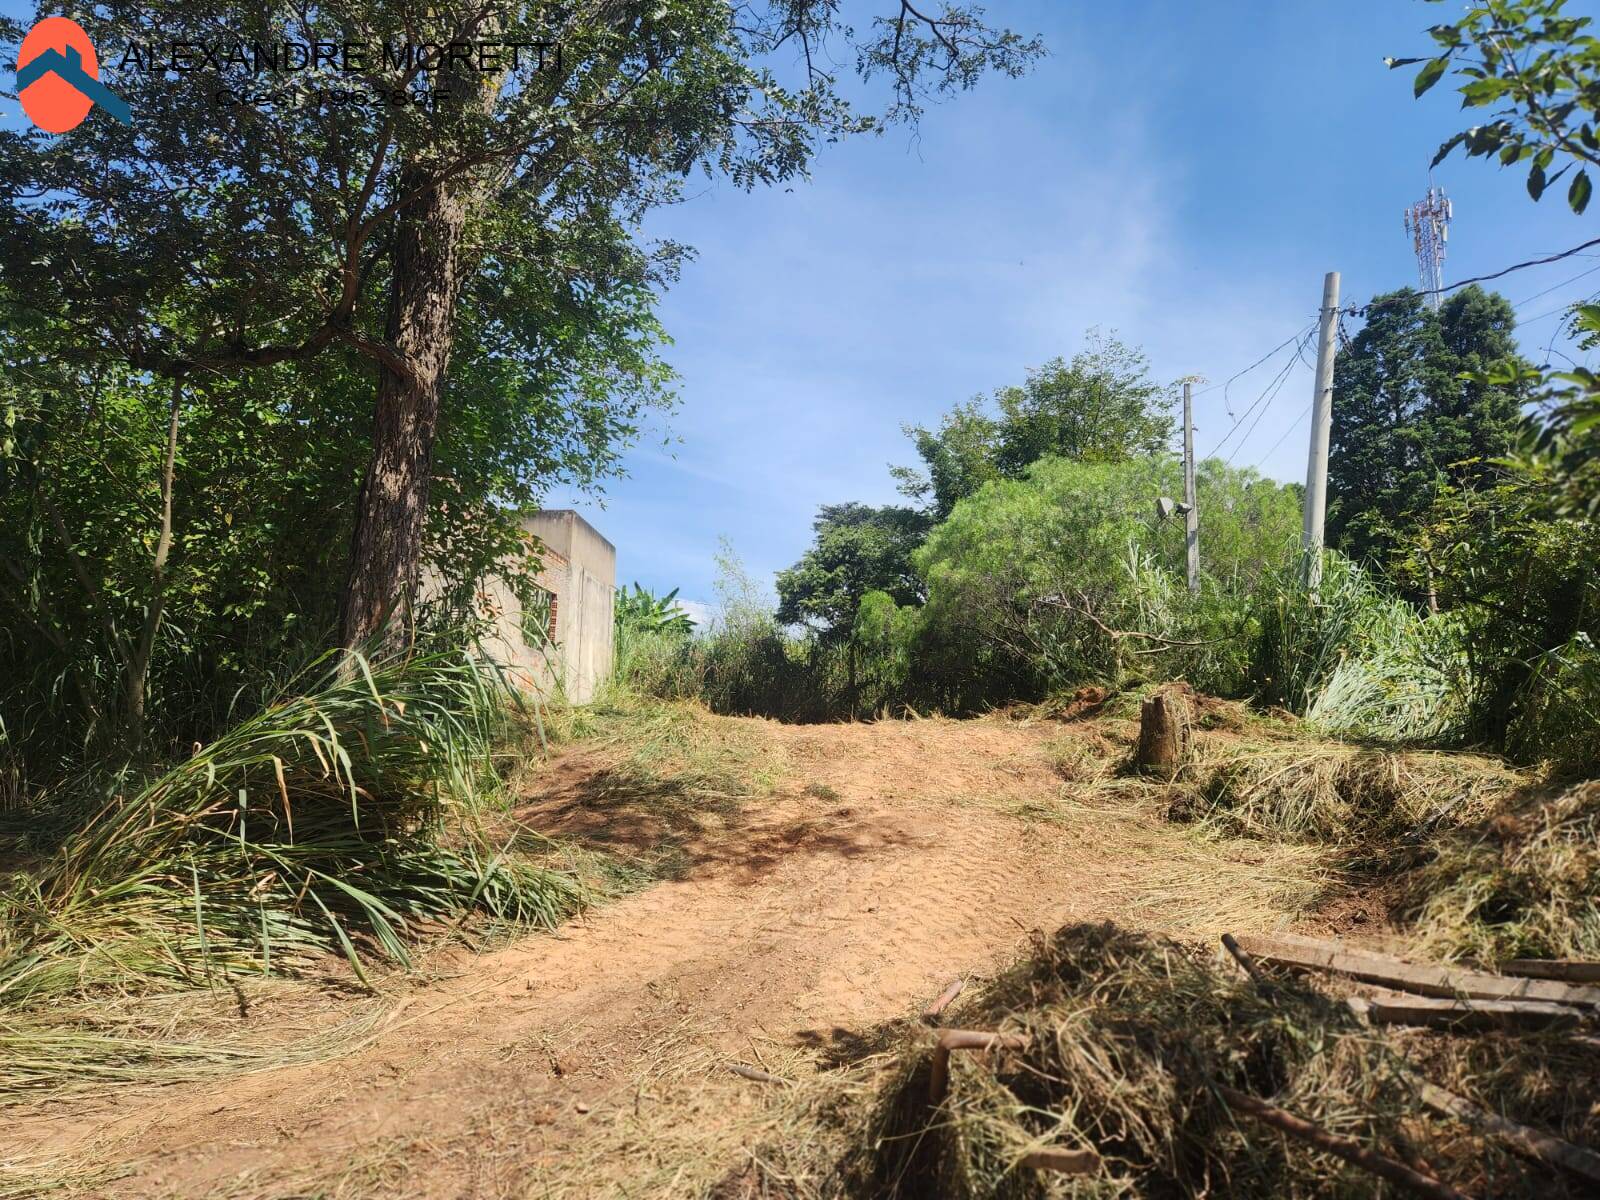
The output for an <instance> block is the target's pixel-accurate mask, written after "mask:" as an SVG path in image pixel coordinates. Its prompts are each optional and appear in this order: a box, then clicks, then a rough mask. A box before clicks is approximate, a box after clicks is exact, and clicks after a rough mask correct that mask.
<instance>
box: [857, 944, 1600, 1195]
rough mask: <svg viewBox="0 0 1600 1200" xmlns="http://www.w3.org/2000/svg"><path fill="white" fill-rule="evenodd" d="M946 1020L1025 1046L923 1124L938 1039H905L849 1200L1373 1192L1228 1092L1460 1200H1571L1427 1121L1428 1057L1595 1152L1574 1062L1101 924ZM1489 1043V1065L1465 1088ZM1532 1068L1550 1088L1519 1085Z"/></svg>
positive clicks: (1438, 1072)
mask: <svg viewBox="0 0 1600 1200" xmlns="http://www.w3.org/2000/svg"><path fill="white" fill-rule="evenodd" d="M948 1019H949V1020H950V1023H951V1024H953V1025H959V1026H962V1027H967V1028H973V1029H982V1030H998V1031H1003V1032H1008V1033H1017V1034H1022V1035H1024V1036H1025V1037H1026V1038H1027V1045H1026V1048H1025V1049H1023V1050H1020V1051H1007V1052H1001V1053H998V1054H994V1053H967V1054H956V1055H952V1057H951V1080H950V1086H949V1091H948V1094H947V1096H946V1098H945V1100H944V1102H943V1103H942V1104H941V1105H939V1106H938V1107H937V1108H930V1107H929V1102H928V1074H929V1068H930V1061H931V1044H932V1036H931V1034H930V1033H929V1032H928V1031H921V1032H919V1033H917V1034H914V1035H911V1037H910V1038H908V1043H909V1044H907V1045H906V1046H905V1048H904V1049H903V1051H902V1052H901V1054H900V1056H899V1058H898V1061H897V1062H896V1063H895V1064H894V1065H893V1066H892V1067H891V1068H890V1069H889V1070H888V1071H887V1072H886V1073H885V1077H884V1079H883V1082H882V1084H881V1085H880V1087H879V1089H878V1092H877V1096H876V1099H875V1102H874V1103H872V1104H871V1105H870V1106H869V1107H868V1108H867V1109H866V1111H865V1114H864V1116H863V1118H862V1119H861V1121H860V1124H859V1125H858V1127H857V1128H856V1129H855V1130H854V1131H853V1135H852V1137H851V1139H850V1140H851V1149H850V1150H849V1151H848V1152H847V1154H846V1156H845V1166H844V1170H843V1176H842V1182H843V1186H842V1188H841V1190H842V1192H843V1193H845V1194H851V1195H859V1196H869V1195H870V1196H879V1197H920V1196H935V1195H937V1196H942V1197H953V1198H975V1197H986V1198H987V1197H1008V1198H1011V1197H1044V1196H1052V1195H1078V1196H1113V1195H1116V1196H1129V1195H1131V1196H1152V1197H1154V1196H1162V1197H1166V1196H1184V1195H1190V1196H1198V1195H1229V1196H1261V1197H1289V1196H1307V1197H1309V1196H1319V1197H1320V1196H1370V1195H1373V1194H1375V1192H1376V1190H1377V1187H1378V1185H1377V1183H1376V1181H1375V1180H1374V1179H1373V1178H1372V1177H1371V1176H1370V1175H1366V1174H1364V1173H1362V1172H1360V1171H1359V1170H1357V1169H1356V1168H1354V1167H1351V1166H1348V1165H1347V1164H1345V1163H1343V1162H1342V1161H1341V1160H1338V1159H1335V1158H1332V1157H1330V1156H1327V1155H1325V1154H1321V1153H1319V1152H1316V1151H1314V1150H1312V1149H1310V1148H1308V1147H1307V1146H1305V1145H1304V1144H1302V1143H1300V1142H1297V1141H1292V1140H1289V1139H1286V1138H1284V1137H1283V1136H1282V1135H1280V1134H1279V1133H1277V1132H1276V1131H1274V1130H1272V1129H1270V1128H1268V1127H1266V1126H1263V1125H1260V1124H1258V1123H1255V1122H1253V1121H1251V1120H1249V1119H1248V1118H1246V1117H1244V1116H1242V1115H1240V1114H1238V1113H1236V1112H1235V1111H1234V1110H1232V1109H1230V1108H1229V1106H1228V1105H1227V1104H1226V1103H1225V1102H1224V1101H1223V1100H1222V1099H1221V1098H1220V1096H1219V1094H1218V1089H1219V1087H1227V1088H1233V1089H1236V1090H1237V1091H1240V1092H1244V1093H1246V1094H1248V1095H1251V1096H1255V1097H1259V1098H1261V1099H1263V1100H1266V1101H1268V1102H1270V1103H1272V1104H1275V1105H1278V1106H1280V1107H1282V1108H1284V1109H1287V1110H1288V1111H1290V1112H1292V1113H1295V1114H1296V1115H1298V1116H1301V1117H1303V1118H1305V1119H1307V1120H1310V1121H1313V1122H1315V1123H1317V1124H1318V1125H1321V1126H1322V1127H1323V1128H1325V1129H1327V1130H1330V1131H1331V1132H1333V1133H1336V1134H1340V1135H1343V1136H1345V1137H1349V1138H1354V1139H1357V1140H1359V1141H1360V1142H1361V1143H1363V1144H1364V1145H1367V1146H1369V1147H1371V1148H1373V1149H1375V1150H1377V1151H1379V1152H1380V1153H1383V1154H1386V1155H1388V1156H1389V1157H1391V1158H1395V1159H1399V1160H1401V1161H1405V1162H1411V1163H1416V1162H1419V1161H1425V1162H1426V1163H1428V1164H1430V1165H1431V1168H1432V1170H1433V1171H1434V1172H1437V1173H1438V1174H1440V1175H1442V1176H1443V1177H1445V1178H1446V1179H1447V1180H1448V1181H1449V1182H1452V1183H1454V1184H1455V1185H1456V1186H1458V1187H1463V1188H1464V1189H1466V1190H1467V1191H1468V1192H1469V1193H1473V1194H1492V1195H1496V1196H1512V1197H1516V1196H1528V1197H1532V1196H1541V1197H1549V1196H1563V1195H1577V1194H1580V1193H1579V1192H1578V1191H1576V1190H1571V1191H1564V1190H1563V1189H1564V1188H1566V1187H1568V1183H1567V1182H1566V1181H1555V1180H1552V1179H1551V1178H1550V1177H1549V1175H1548V1173H1546V1172H1542V1171H1540V1172H1534V1171H1533V1170H1532V1169H1531V1168H1528V1167H1527V1166H1525V1165H1524V1164H1523V1163H1522V1162H1520V1161H1519V1160H1516V1159H1513V1158H1512V1157H1510V1156H1509V1154H1508V1153H1506V1152H1505V1151H1503V1150H1502V1149H1500V1148H1499V1147H1497V1146H1495V1145H1491V1144H1489V1143H1486V1142H1483V1141H1481V1140H1480V1139H1478V1138H1476V1137H1475V1136H1473V1135H1471V1134H1470V1133H1469V1132H1468V1131H1466V1130H1464V1129H1462V1128H1459V1127H1454V1126H1452V1125H1451V1124H1450V1123H1448V1122H1444V1121H1441V1120H1437V1119H1429V1118H1427V1117H1426V1116H1424V1115H1423V1114H1424V1113H1425V1109H1424V1108H1423V1106H1422V1105H1421V1103H1420V1100H1419V1098H1418V1090H1419V1088H1420V1080H1421V1078H1422V1074H1421V1072H1420V1071H1419V1070H1418V1066H1417V1064H1418V1062H1419V1061H1423V1060H1425V1061H1426V1065H1427V1068H1428V1073H1429V1074H1430V1075H1431V1076H1432V1078H1433V1080H1434V1082H1437V1083H1439V1084H1441V1085H1443V1086H1446V1087H1449V1088H1451V1089H1452V1090H1456V1091H1459V1092H1461V1093H1463V1094H1466V1095H1468V1096H1469V1097H1470V1098H1473V1099H1475V1100H1476V1101H1477V1102H1478V1103H1480V1104H1482V1105H1483V1106H1485V1107H1489V1108H1491V1109H1493V1110H1495V1111H1503V1112H1506V1113H1508V1114H1509V1115H1512V1116H1514V1117H1516V1118H1518V1119H1521V1120H1525V1121H1528V1122H1529V1123H1533V1124H1542V1126H1543V1127H1544V1128H1546V1129H1549V1130H1551V1131H1553V1132H1558V1133H1561V1134H1564V1135H1566V1136H1569V1137H1573V1138H1575V1139H1581V1138H1582V1137H1583V1136H1584V1135H1586V1134H1587V1135H1591V1136H1592V1134H1593V1132H1594V1131H1593V1130H1592V1129H1590V1128H1589V1126H1592V1125H1593V1124H1594V1117H1593V1115H1592V1112H1591V1111H1590V1105H1592V1104H1593V1102H1594V1100H1595V1099H1596V1098H1600V1092H1597V1090H1596V1089H1595V1086H1594V1085H1595V1083H1596V1080H1595V1079H1594V1076H1593V1068H1592V1067H1590V1068H1587V1069H1588V1071H1589V1074H1588V1075H1587V1076H1586V1077H1583V1076H1581V1072H1582V1071H1583V1070H1584V1069H1585V1067H1584V1064H1583V1063H1582V1060H1581V1059H1580V1058H1579V1057H1578V1056H1577V1055H1576V1054H1574V1053H1570V1052H1569V1049H1562V1050H1561V1051H1560V1052H1557V1053H1552V1052H1551V1050H1550V1049H1549V1046H1548V1044H1547V1040H1541V1041H1540V1042H1539V1043H1534V1044H1529V1043H1528V1042H1527V1040H1526V1039H1525V1040H1524V1041H1523V1042H1521V1043H1517V1042H1515V1040H1514V1039H1510V1038H1501V1037H1495V1038H1485V1039H1483V1040H1482V1041H1478V1042H1474V1041H1471V1040H1466V1039H1450V1038H1446V1037H1441V1036H1437V1035H1421V1034H1407V1035H1398V1036H1397V1035H1393V1034H1386V1033H1383V1032H1379V1031H1375V1030H1371V1029H1367V1028H1365V1027H1363V1026H1362V1025H1360V1024H1359V1023H1358V1021H1357V1020H1356V1018H1355V1017H1354V1016H1353V1015H1352V1014H1351V1013H1350V1012H1349V1011H1348V1009H1347V1008H1346V1007H1345V1006H1344V1005H1343V1004H1342V1003H1340V1002H1338V1001H1336V1000H1334V999H1331V998H1329V997H1327V996H1324V995H1322V994H1320V993H1318V992H1316V991H1313V990H1311V989H1309V988H1308V987H1305V986H1302V985H1300V984H1298V983H1296V982H1294V981H1293V980H1291V979H1288V978H1283V979H1279V980H1277V981H1275V982H1274V983H1273V985H1272V986H1271V987H1269V988H1265V989H1258V988H1257V987H1256V986H1255V985H1253V984H1252V983H1250V982H1249V981H1248V980H1247V979H1245V977H1244V976H1243V975H1242V974H1241V973H1239V972H1238V971H1237V970H1236V969H1234V968H1233V967H1232V965H1231V964H1229V965H1227V966H1224V965H1222V964H1221V963H1219V962H1218V960H1217V956H1216V955H1215V954H1214V953H1212V952H1210V951H1202V950H1197V949H1194V948H1191V947H1186V946H1184V945H1181V944H1178V943H1174V942H1170V941H1166V940H1164V939H1159V938H1154V937H1149V936H1144V935H1139V934H1133V933H1129V932H1126V931H1123V930H1120V929H1117V928H1115V927H1113V926H1110V925H1098V926H1084V925H1079V926H1069V927H1067V928H1064V929H1062V930H1060V931H1059V932H1058V933H1057V934H1056V935H1055V936H1054V937H1052V938H1050V939H1048V940H1045V939H1043V938H1041V939H1039V942H1038V944H1037V945H1036V947H1035V950H1034V953H1033V954H1032V955H1031V956H1029V957H1028V958H1026V959H1025V960H1023V961H1022V962H1021V963H1019V964H1018V965H1017V966H1015V967H1014V968H1013V969H1012V970H1011V971H1010V972H1009V973H1007V974H1005V975H1003V976H1002V977H1000V978H999V979H998V980H997V981H996V982H995V983H994V984H993V985H992V986H991V987H989V988H988V989H987V990H986V991H985V992H984V994H983V995H982V996H981V997H979V998H978V999H977V1000H976V1001H974V1002H971V1003H967V1004H965V1005H963V1006H961V1007H959V1008H958V1009H957V1010H956V1011H955V1012H954V1013H953V1014H951V1015H950V1016H949V1018H948ZM1491 1045H1492V1046H1493V1047H1494V1053H1497V1054H1498V1055H1499V1056H1500V1058H1501V1059H1502V1061H1503V1063H1504V1064H1505V1065H1504V1066H1503V1067H1502V1069H1500V1070H1499V1071H1497V1072H1487V1073H1485V1074H1483V1075H1481V1076H1479V1077H1477V1078H1474V1076H1473V1072H1474V1071H1476V1070H1477V1069H1478V1068H1479V1067H1481V1066H1482V1063H1481V1062H1480V1061H1479V1060H1480V1059H1483V1058H1484V1057H1485V1048H1486V1047H1489V1046H1491ZM1561 1045H1562V1047H1563V1048H1570V1046H1571V1044H1570V1043H1562V1044H1561ZM1562 1054H1565V1055H1566V1057H1565V1058H1563V1057H1562ZM1519 1068H1520V1070H1519ZM1529 1069H1536V1070H1538V1071H1540V1072H1541V1073H1542V1075H1543V1078H1544V1079H1545V1080H1546V1081H1547V1082H1546V1084H1545V1085H1543V1086H1540V1087H1535V1088H1532V1089H1530V1088H1528V1087H1526V1086H1523V1083H1524V1081H1525V1078H1526V1073H1527V1071H1528V1070H1529ZM1562 1070H1569V1071H1577V1072H1579V1073H1580V1078H1579V1081H1578V1082H1577V1083H1573V1082H1572V1080H1571V1079H1570V1078H1569V1079H1568V1080H1567V1082H1566V1083H1564V1084H1556V1083H1550V1082H1548V1080H1550V1079H1551V1077H1552V1076H1553V1075H1556V1074H1559V1073H1560V1072H1561V1071H1562ZM1585 1080H1586V1082H1585ZM1519 1089H1520V1090H1519ZM1047 1147H1048V1148H1059V1149H1069V1150H1070V1149H1082V1148H1093V1149H1095V1150H1096V1151H1098V1153H1099V1154H1100V1155H1101V1156H1102V1159H1103V1160H1104V1167H1103V1169H1102V1171H1101V1173H1100V1174H1099V1175H1097V1176H1092V1177H1086V1178H1077V1179H1074V1178H1070V1177H1065V1176H1055V1175H1051V1174H1049V1173H1047V1172H1042V1171H1038V1170H1035V1169H1033V1168H1030V1167H1024V1166H1021V1165H1020V1160H1021V1159H1022V1157H1023V1155H1024V1154H1026V1153H1028V1152H1029V1151H1034V1150H1039V1149H1043V1148H1047Z"/></svg>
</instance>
